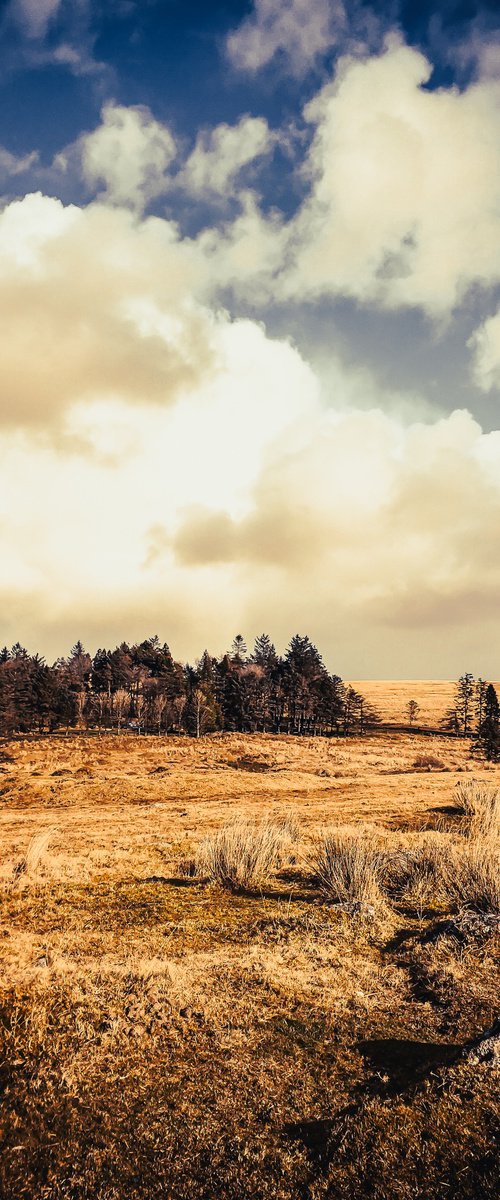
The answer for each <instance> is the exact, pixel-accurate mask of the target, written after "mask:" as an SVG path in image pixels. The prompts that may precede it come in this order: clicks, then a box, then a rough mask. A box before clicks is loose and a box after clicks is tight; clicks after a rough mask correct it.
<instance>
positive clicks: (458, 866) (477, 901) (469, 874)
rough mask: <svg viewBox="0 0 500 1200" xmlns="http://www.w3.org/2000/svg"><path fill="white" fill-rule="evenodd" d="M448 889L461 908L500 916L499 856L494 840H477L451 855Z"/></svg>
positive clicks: (459, 848)
mask: <svg viewBox="0 0 500 1200" xmlns="http://www.w3.org/2000/svg"><path fill="white" fill-rule="evenodd" d="M448 890H449V894H450V897H451V899H452V900H454V901H455V903H456V904H458V905H459V906H460V907H461V908H472V909H474V911H475V912H484V913H498V914H500V854H499V850H498V845H496V846H495V845H494V843H493V841H492V839H491V838H486V839H481V838H475V839H474V840H471V841H469V842H467V843H466V844H465V845H463V846H461V847H457V848H456V849H455V850H454V851H453V852H452V854H451V855H450V857H449V859H448Z"/></svg>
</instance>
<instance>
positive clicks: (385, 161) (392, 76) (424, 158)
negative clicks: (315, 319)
mask: <svg viewBox="0 0 500 1200" xmlns="http://www.w3.org/2000/svg"><path fill="white" fill-rule="evenodd" d="M430 73H431V67H430V65H429V63H427V61H426V60H425V58H424V57H423V56H422V55H421V54H419V53H417V52H416V51H414V50H411V49H408V48H407V47H406V46H402V45H399V44H397V43H395V42H394V41H392V42H391V43H390V44H389V47H388V50H387V52H386V53H385V54H384V55H383V56H381V57H378V58H371V59H368V60H367V61H365V62H354V61H347V62H345V63H344V66H343V68H342V69H341V70H340V72H339V75H338V78H337V80H336V81H335V83H334V84H333V86H330V87H328V88H327V89H325V90H324V91H323V92H322V93H320V95H319V96H318V97H317V99H316V100H315V101H314V102H313V103H312V104H311V105H310V106H309V108H308V111H307V115H308V117H309V119H310V120H311V121H313V122H315V123H316V124H317V132H316V136H315V139H314V143H313V146H312V150H311V154H310V157H309V161H308V164H307V166H308V170H309V172H310V175H311V180H312V192H311V196H310V198H309V199H308V201H307V202H306V204H305V206H304V208H303V210H302V212H301V213H300V215H299V217H298V219H297V222H296V224H295V229H294V238H295V246H296V250H295V255H296V258H295V270H294V272H292V275H291V277H290V279H289V281H288V284H289V287H290V289H291V290H295V291H298V292H299V293H300V294H303V293H304V291H305V292H306V293H312V294H320V293H322V292H323V293H332V294H343V295H352V296H355V297H357V298H359V299H362V300H365V299H366V300H370V301H371V300H377V301H379V302H380V303H382V304H386V305H388V306H389V307H399V306H401V305H416V306H420V307H422V308H424V309H425V310H427V311H428V312H430V313H432V314H440V313H446V312H447V311H449V310H450V309H451V308H453V306H454V305H455V304H456V303H458V302H459V301H460V299H461V298H462V297H463V295H464V292H465V291H466V289H467V287H468V286H469V285H470V284H471V283H472V282H475V283H483V284H485V285H489V284H491V283H492V282H494V281H495V280H497V279H498V278H499V277H500V122H499V115H500V87H499V85H498V84H497V83H493V82H491V81H488V82H486V83H483V84H477V85H475V86H472V87H470V88H468V89H467V90H466V91H464V92H462V93H460V92H458V91H457V90H456V89H453V88H452V89H440V90H438V91H432V92H430V91H426V90H425V87H424V85H425V84H426V82H427V80H428V78H429V76H430Z"/></svg>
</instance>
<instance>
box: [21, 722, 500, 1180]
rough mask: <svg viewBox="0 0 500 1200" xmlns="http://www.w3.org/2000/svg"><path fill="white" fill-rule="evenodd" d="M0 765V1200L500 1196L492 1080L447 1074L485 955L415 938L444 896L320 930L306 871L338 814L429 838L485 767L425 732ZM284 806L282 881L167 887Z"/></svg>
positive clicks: (488, 1012)
mask: <svg viewBox="0 0 500 1200" xmlns="http://www.w3.org/2000/svg"><path fill="white" fill-rule="evenodd" d="M429 752H431V753H432V754H433V755H434V757H435V759H437V760H438V762H439V761H440V762H441V763H442V766H441V767H438V768H435V769H432V770H426V769H423V770H422V769H416V768H415V767H414V765H413V764H414V763H415V761H417V760H418V758H419V756H420V755H422V754H424V755H425V754H428V753H429ZM1 766H2V775H1V777H0V778H1V791H2V797H1V824H2V846H3V853H2V880H1V886H2V917H1V925H0V941H1V944H2V948H3V966H2V980H1V990H2V1000H1V1003H2V1009H1V1011H2V1021H1V1025H0V1033H1V1037H2V1043H3V1047H2V1051H1V1053H0V1086H1V1087H2V1089H3V1106H2V1118H1V1120H2V1137H3V1139H4V1143H3V1154H2V1167H1V1171H2V1176H1V1182H0V1194H1V1195H2V1196H3V1197H5V1200H14V1197H15V1200H42V1198H43V1200H63V1198H64V1200H84V1198H85V1200H88V1198H90V1197H92V1200H122V1198H124V1197H134V1200H135V1198H138V1200H153V1198H154V1200H158V1197H160V1196H161V1197H170V1196H171V1197H172V1198H173V1197H176V1198H181V1200H184V1198H185V1200H188V1198H189V1200H202V1198H204V1200H209V1198H212V1197H214V1198H215V1197H222V1198H224V1200H246V1198H247V1197H248V1200H250V1197H257V1196H258V1197H259V1198H260V1197H263V1198H266V1197H269V1198H270V1197H273V1200H274V1198H276V1200H292V1197H293V1198H294V1197H307V1198H309V1200H322V1198H324V1197H337V1196H338V1197H340V1196H342V1197H347V1200H354V1198H356V1200H358V1198H359V1197H363V1196H372V1197H376V1198H378V1200H392V1198H393V1197H396V1196H397V1197H403V1198H404V1200H410V1197H411V1198H412V1200H413V1197H421V1198H422V1200H424V1197H425V1200H433V1198H437V1197H444V1196H447V1197H448V1196H453V1197H454V1198H455V1197H457V1198H460V1197H462V1198H464V1200H465V1197H467V1198H468V1200H472V1198H473V1197H474V1200H476V1198H479V1197H481V1196H484V1197H491V1198H493V1196H496V1194H497V1181H496V1166H497V1160H496V1155H495V1138H497V1137H498V1134H499V1128H500V1126H499V1105H498V1096H497V1082H498V1081H496V1085H495V1077H494V1075H492V1074H489V1073H488V1072H487V1070H485V1069H481V1068H479V1069H478V1068H474V1069H472V1068H470V1067H467V1066H465V1065H463V1064H461V1063H460V1062H458V1061H457V1059H456V1048H457V1047H459V1046H460V1045H461V1044H462V1043H463V1042H464V1041H465V1039H467V1038H468V1037H471V1036H473V1035H474V1034H475V1033H476V1032H478V1031H479V1030H481V1029H482V1028H484V1027H485V1026H486V1025H487V1024H488V1023H489V1021H490V1020H491V1019H492V1017H493V1015H494V1013H495V1005H496V1003H497V997H498V986H499V983H500V971H499V963H498V954H497V952H496V947H495V946H494V945H493V944H492V943H491V942H489V943H487V944H486V945H485V946H484V947H482V948H479V947H478V948H476V949H474V948H472V949H468V950H467V951H466V953H465V954H464V953H461V952H458V951H457V948H456V947H455V946H453V945H452V944H450V943H449V942H445V943H443V942H441V943H438V944H437V945H436V946H428V947H426V946H425V945H422V933H423V932H424V931H425V929H426V928H427V927H428V926H429V924H430V923H432V921H433V920H435V918H436V915H439V912H440V909H439V906H438V904H437V902H436V906H435V908H434V909H432V908H431V909H429V910H423V909H422V907H421V906H420V907H419V906H418V905H417V907H415V908H413V909H412V908H411V906H410V907H408V905H407V906H406V907H405V906H402V905H391V906H387V907H386V908H382V909H381V910H380V911H378V912H377V915H376V918H375V920H374V921H373V922H370V923H366V922H365V921H363V920H362V919H360V918H354V919H353V918H351V917H347V916H345V915H342V914H338V913H335V912H334V911H333V910H332V908H331V907H330V906H328V904H326V903H325V902H324V900H323V899H322V898H321V896H320V894H319V893H318V892H317V890H316V888H315V887H314V885H313V883H312V881H311V879H310V875H309V874H308V872H307V870H306V869H305V860H306V859H307V855H308V852H309V849H310V844H311V838H312V837H313V836H314V834H315V832H316V830H317V829H318V828H319V827H321V826H324V825H325V824H327V823H330V822H332V821H338V820H340V821H349V822H357V821H360V820H362V821H364V822H367V821H368V822H375V823H377V824H378V825H381V826H384V827H386V828H387V829H389V830H391V831H392V832H391V835H390V836H391V837H394V838H395V839H396V840H397V839H398V838H401V837H404V838H405V839H406V840H408V839H409V840H410V842H411V840H412V839H415V840H416V839H418V838H420V837H421V836H422V834H421V832H419V831H421V830H422V829H423V828H425V827H431V828H434V829H435V828H436V827H437V828H438V832H437V833H436V834H435V835H433V836H435V837H436V838H441V837H442V839H443V847H445V846H446V844H447V843H446V838H447V836H448V834H447V828H448V826H449V827H451V826H452V825H453V821H454V819H455V818H454V815H453V813H452V812H448V811H447V809H449V808H450V805H451V803H452V799H453V789H454V785H455V782H456V781H457V780H459V779H463V778H464V773H467V772H468V773H469V775H470V774H472V773H474V775H477V776H478V777H480V778H482V779H484V780H485V781H488V782H496V781H498V779H499V776H500V772H499V770H498V769H497V768H494V769H492V768H489V769H488V768H486V767H484V766H481V765H478V764H471V762H470V759H469V757H468V748H467V747H466V746H465V745H463V744H462V743H460V742H455V741H450V740H446V739H441V738H434V739H429V738H419V737H413V738H406V737H400V738H398V737H396V736H393V737H382V738H376V739H366V740H365V741H362V742H360V741H357V740H353V742H352V743H345V742H335V741H333V740H332V741H325V740H319V739H318V740H316V741H314V740H309V739H304V740H301V741H298V740H294V739H289V738H279V739H277V738H272V737H260V736H254V737H248V738H243V737H239V736H236V735H231V736H227V737H223V738H214V739H203V740H201V741H200V743H198V744H195V743H193V742H190V741H187V740H182V739H172V740H169V741H168V742H165V741H163V740H156V739H153V738H151V739H150V738H148V739H135V738H113V739H109V740H107V739H104V738H103V739H102V740H101V741H99V740H98V739H93V740H85V739H68V741H67V742H66V741H65V740H64V739H60V738H59V739H47V740H44V741H42V742H36V741H34V742H31V741H29V740H28V739H26V740H25V741H24V742H16V743H15V744H12V745H10V746H4V748H3V761H2V763H1ZM286 808H292V809H293V812H294V814H295V815H296V816H297V817H298V819H299V821H300V825H301V830H302V841H301V844H300V846H299V847H298V848H297V855H296V862H295V864H292V866H291V868H290V870H289V872H288V873H287V874H286V876H285V877H278V876H275V877H273V878H271V879H269V880H268V881H266V884H265V886H264V887H262V888H260V889H258V890H257V891H256V892H255V893H254V894H250V895H241V896H236V897H235V896H230V895H227V894H226V893H220V892H217V891H216V890H215V889H212V888H210V887H208V886H207V885H205V884H203V883H200V882H197V881H194V882H193V881H188V880H182V879H181V878H180V877H179V871H178V864H179V860H180V859H181V858H183V857H186V856H188V855H189V854H190V853H191V852H192V851H193V849H194V848H195V846H196V844H197V843H198V841H199V840H200V838H201V837H202V836H203V834H204V833H205V832H206V831H207V830H210V829H213V828H215V827H217V826H219V825H220V824H221V823H222V822H223V821H224V820H226V819H227V818H228V816H229V815H233V814H234V813H235V812H242V813H245V814H247V815H255V816H259V815H262V814H263V813H270V812H271V813H272V812H282V811H283V810H284V809H286ZM44 828H46V829H47V830H49V829H50V830H51V834H50V841H49V844H48V848H47V849H46V851H45V852H43V854H42V857H41V859H40V862H39V863H38V864H34V865H33V869H32V871H31V872H27V873H24V874H23V873H21V874H19V875H18V876H17V877H16V876H14V874H13V870H14V868H15V866H16V864H17V863H19V862H20V861H21V858H22V855H23V854H24V853H25V852H26V849H27V845H28V843H29V839H30V837H31V835H32V834H33V832H36V831H39V830H40V829H44ZM398 830H403V831H404V832H403V833H399V832H398Z"/></svg>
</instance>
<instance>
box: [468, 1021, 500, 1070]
mask: <svg viewBox="0 0 500 1200" xmlns="http://www.w3.org/2000/svg"><path fill="white" fill-rule="evenodd" d="M463 1057H464V1059H465V1061H466V1062H468V1063H470V1064H471V1066H480V1065H482V1066H486V1067H490V1069H491V1070H493V1071H498V1070H499V1069H500V1017H496V1018H495V1020H494V1022H493V1025H492V1026H491V1027H490V1029H487V1030H486V1032H485V1033H482V1034H480V1036H479V1037H478V1038H474V1041H472V1042H469V1043H468V1044H467V1045H466V1046H464V1050H463Z"/></svg>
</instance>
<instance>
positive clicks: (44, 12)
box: [10, 0, 63, 38]
mask: <svg viewBox="0 0 500 1200" xmlns="http://www.w3.org/2000/svg"><path fill="white" fill-rule="evenodd" d="M62 3H63V0H11V5H10V12H11V15H12V16H13V17H14V20H15V21H16V22H17V23H18V24H19V25H20V27H21V29H22V30H23V32H24V33H25V34H26V36H27V37H29V38H43V37H45V34H46V33H47V30H48V27H49V25H50V23H51V21H53V20H54V18H55V17H56V16H57V14H58V13H59V11H60V9H61V7H62Z"/></svg>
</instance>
